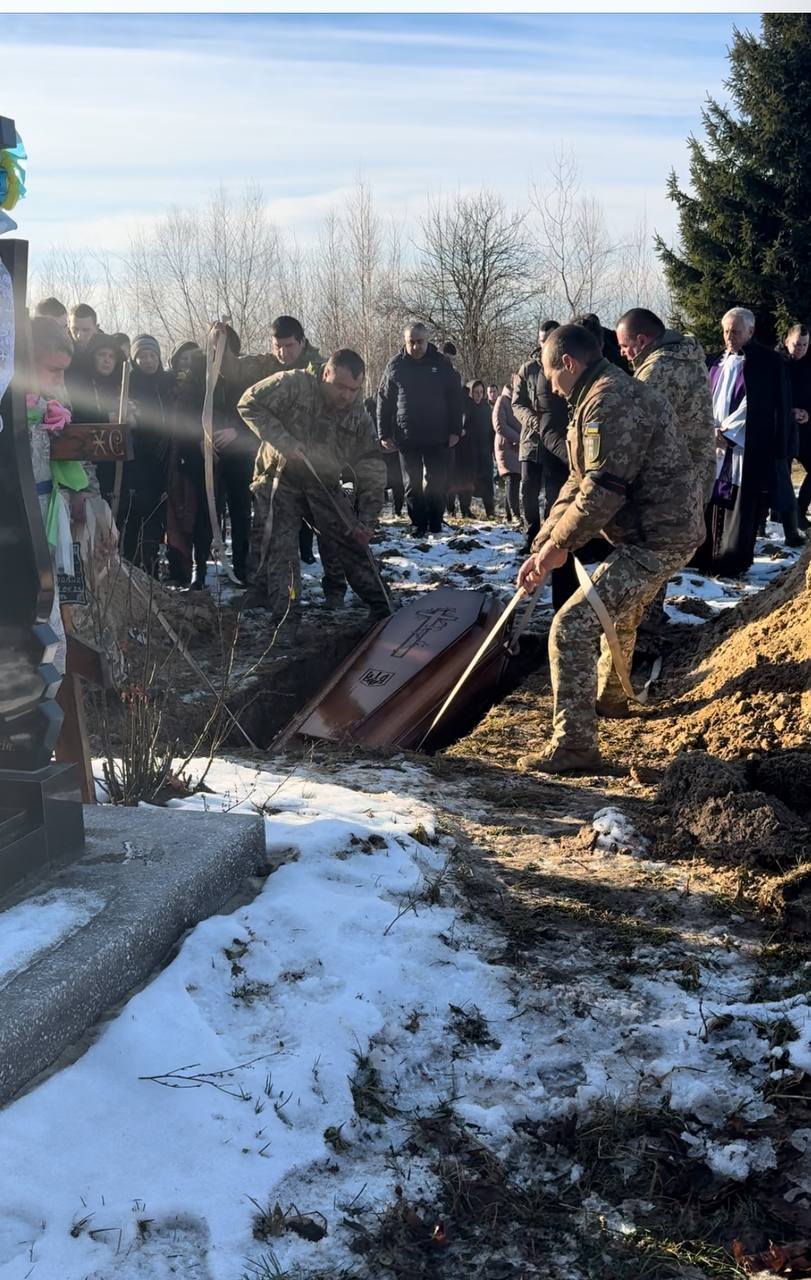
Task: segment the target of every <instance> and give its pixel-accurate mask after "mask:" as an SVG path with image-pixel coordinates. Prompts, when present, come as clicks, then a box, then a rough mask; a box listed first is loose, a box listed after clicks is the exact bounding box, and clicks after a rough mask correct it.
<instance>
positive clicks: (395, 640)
mask: <svg viewBox="0 0 811 1280" xmlns="http://www.w3.org/2000/svg"><path fill="white" fill-rule="evenodd" d="M502 612H503V609H502V607H501V606H500V605H499V604H498V602H497V601H496V600H495V599H494V598H493V596H492V595H491V594H490V593H488V592H486V591H460V590H456V589H455V588H452V587H441V588H439V589H438V590H436V591H432V592H430V593H429V594H426V595H423V596H420V597H419V599H417V600H414V601H413V603H411V604H408V605H405V606H404V607H403V608H402V609H399V610H398V611H397V613H395V614H394V615H393V617H391V618H388V619H385V620H384V621H383V622H380V623H378V625H377V626H376V627H375V629H374V630H373V631H371V632H370V633H369V635H368V636H366V637H365V639H364V640H362V641H361V643H360V644H359V645H358V646H357V647H356V648H355V649H354V650H353V651H352V653H350V654H349V656H348V657H347V658H346V659H345V660H344V661H343V663H341V665H340V667H339V668H338V670H337V671H336V672H335V673H334V675H333V676H332V677H331V678H330V680H329V681H328V682H327V684H326V686H325V687H324V688H323V689H322V690H321V691H320V692H319V693H318V694H317V695H316V697H315V698H313V699H312V700H311V701H310V702H309V703H308V704H307V706H305V707H304V708H303V709H302V710H301V711H300V712H298V713H297V715H296V716H294V718H293V720H291V722H290V724H289V725H288V726H287V727H286V728H285V729H284V730H283V731H282V733H281V735H280V736H279V738H278V739H277V741H276V743H275V744H274V745H276V746H280V745H282V744H283V743H284V742H286V741H288V740H289V739H290V738H291V737H293V736H299V737H305V738H321V739H327V740H329V741H332V742H353V743H363V744H365V745H367V746H374V747H405V748H408V747H411V748H416V747H417V746H419V744H420V742H421V741H422V738H423V736H424V734H425V732H426V730H427V729H428V726H429V725H430V723H431V721H432V719H433V717H434V715H435V714H436V712H437V711H438V710H439V708H440V706H441V705H442V702H443V701H444V699H445V698H446V696H447V695H448V693H449V692H450V691H451V689H452V688H453V685H454V684H455V682H456V681H457V680H458V678H459V677H460V676H461V674H462V672H463V671H464V669H465V667H466V666H467V664H468V663H469V662H470V660H471V658H472V657H473V655H474V653H475V652H476V650H477V648H478V647H479V645H480V644H481V643H482V640H483V639H484V636H485V634H486V632H487V631H488V630H489V629H490V628H491V627H492V626H493V625H494V624H495V622H496V620H497V619H498V617H499V616H500V615H501V613H502ZM507 660H508V655H507V652H506V649H505V646H504V635H503V633H502V634H501V635H499V636H498V637H497V639H496V640H495V641H494V643H493V645H492V647H491V649H489V650H488V651H487V652H486V653H485V654H484V656H483V658H482V660H481V662H480V663H479V665H478V667H477V668H476V669H475V671H474V672H473V673H472V675H471V676H470V679H469V680H468V682H467V683H466V684H465V686H464V688H463V690H462V691H461V692H460V694H459V696H458V697H457V699H456V700H455V702H454V703H453V704H452V706H451V708H449V710H448V712H447V716H446V718H443V721H442V722H441V724H440V725H439V726H437V731H436V734H435V735H432V736H434V737H437V736H439V735H440V734H441V736H443V737H447V735H448V730H449V728H451V727H452V725H453V722H454V720H456V721H458V720H459V718H460V717H461V716H464V715H465V714H468V715H469V709H470V705H471V702H472V701H473V700H476V699H480V698H481V697H482V696H483V694H484V693H485V692H486V691H487V690H488V689H490V690H492V689H494V688H495V686H496V684H497V682H498V680H499V678H500V677H501V675H502V673H503V671H504V667H505V665H506V663H507ZM430 745H431V740H430V739H429V740H428V742H427V743H426V746H428V747H430Z"/></svg>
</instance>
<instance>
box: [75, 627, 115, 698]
mask: <svg viewBox="0 0 811 1280" xmlns="http://www.w3.org/2000/svg"><path fill="white" fill-rule="evenodd" d="M66 638H67V642H68V643H67V669H68V671H69V672H70V673H71V674H72V675H76V676H81V677H82V679H83V680H86V681H87V683H88V684H92V685H93V686H94V687H95V688H96V689H112V687H113V677H112V673H111V671H110V663H109V662H108V660H107V655H106V653H105V652H104V650H103V649H100V648H99V647H98V646H97V645H95V644H87V642H86V641H84V640H80V639H79V637H78V636H74V635H71V634H70V633H69V632H68V633H67V636H66Z"/></svg>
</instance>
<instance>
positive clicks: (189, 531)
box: [166, 342, 211, 590]
mask: <svg viewBox="0 0 811 1280" xmlns="http://www.w3.org/2000/svg"><path fill="white" fill-rule="evenodd" d="M199 351H200V347H199V345H198V344H197V343H196V342H181V343H179V344H178V345H177V346H176V347H175V349H174V351H173V352H172V355H171V357H170V360H169V366H170V368H169V378H170V387H169V389H170V400H171V407H172V414H171V428H172V446H171V451H170V454H169V478H168V486H167V503H166V557H167V560H168V562H169V579H170V582H172V583H175V584H177V585H178V586H181V587H188V586H190V585H191V586H193V587H195V588H196V589H198V590H199V589H200V588H202V586H203V585H204V583H205V578H206V564H207V563H208V557H209V555H210V553H211V521H210V520H209V518H208V507H207V505H206V477H205V464H204V460H203V450H202V439H203V434H202V418H201V410H202V406H198V410H199V411H198V412H195V411H194V409H193V407H192V406H191V405H190V403H189V399H190V396H189V388H190V384H191V380H192V377H193V372H192V370H193V356H194V354H195V353H196V352H199ZM192 574H193V575H194V576H193V577H192Z"/></svg>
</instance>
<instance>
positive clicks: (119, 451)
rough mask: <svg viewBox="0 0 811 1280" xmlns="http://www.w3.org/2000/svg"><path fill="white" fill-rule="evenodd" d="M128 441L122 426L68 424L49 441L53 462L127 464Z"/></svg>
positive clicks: (110, 424)
mask: <svg viewBox="0 0 811 1280" xmlns="http://www.w3.org/2000/svg"><path fill="white" fill-rule="evenodd" d="M132 457H133V452H132V440H131V437H130V432H129V429H128V427H127V425H126V423H123V422H111V423H103V422H99V423H92V422H70V423H68V425H67V426H66V427H65V428H64V429H63V430H62V431H60V432H58V433H57V434H55V435H53V436H52V437H51V458H52V459H53V460H54V461H55V462H130V461H131V460H132Z"/></svg>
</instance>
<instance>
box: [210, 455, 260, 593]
mask: <svg viewBox="0 0 811 1280" xmlns="http://www.w3.org/2000/svg"><path fill="white" fill-rule="evenodd" d="M253 464H254V459H253V457H252V456H251V454H250V453H248V452H243V451H242V450H239V449H235V450H234V451H233V452H229V451H228V450H227V449H226V450H223V452H222V453H221V454H220V455H219V458H218V461H217V514H218V515H219V517H220V522H221V523H222V518H223V514H224V512H225V508H226V506H227V508H228V517H229V519H230V521H231V558H232V559H233V562H234V573H235V574H236V575H237V577H238V578H243V579H244V578H245V577H246V576H247V561H248V543H249V541H250V536H251V480H252V479H253Z"/></svg>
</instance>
